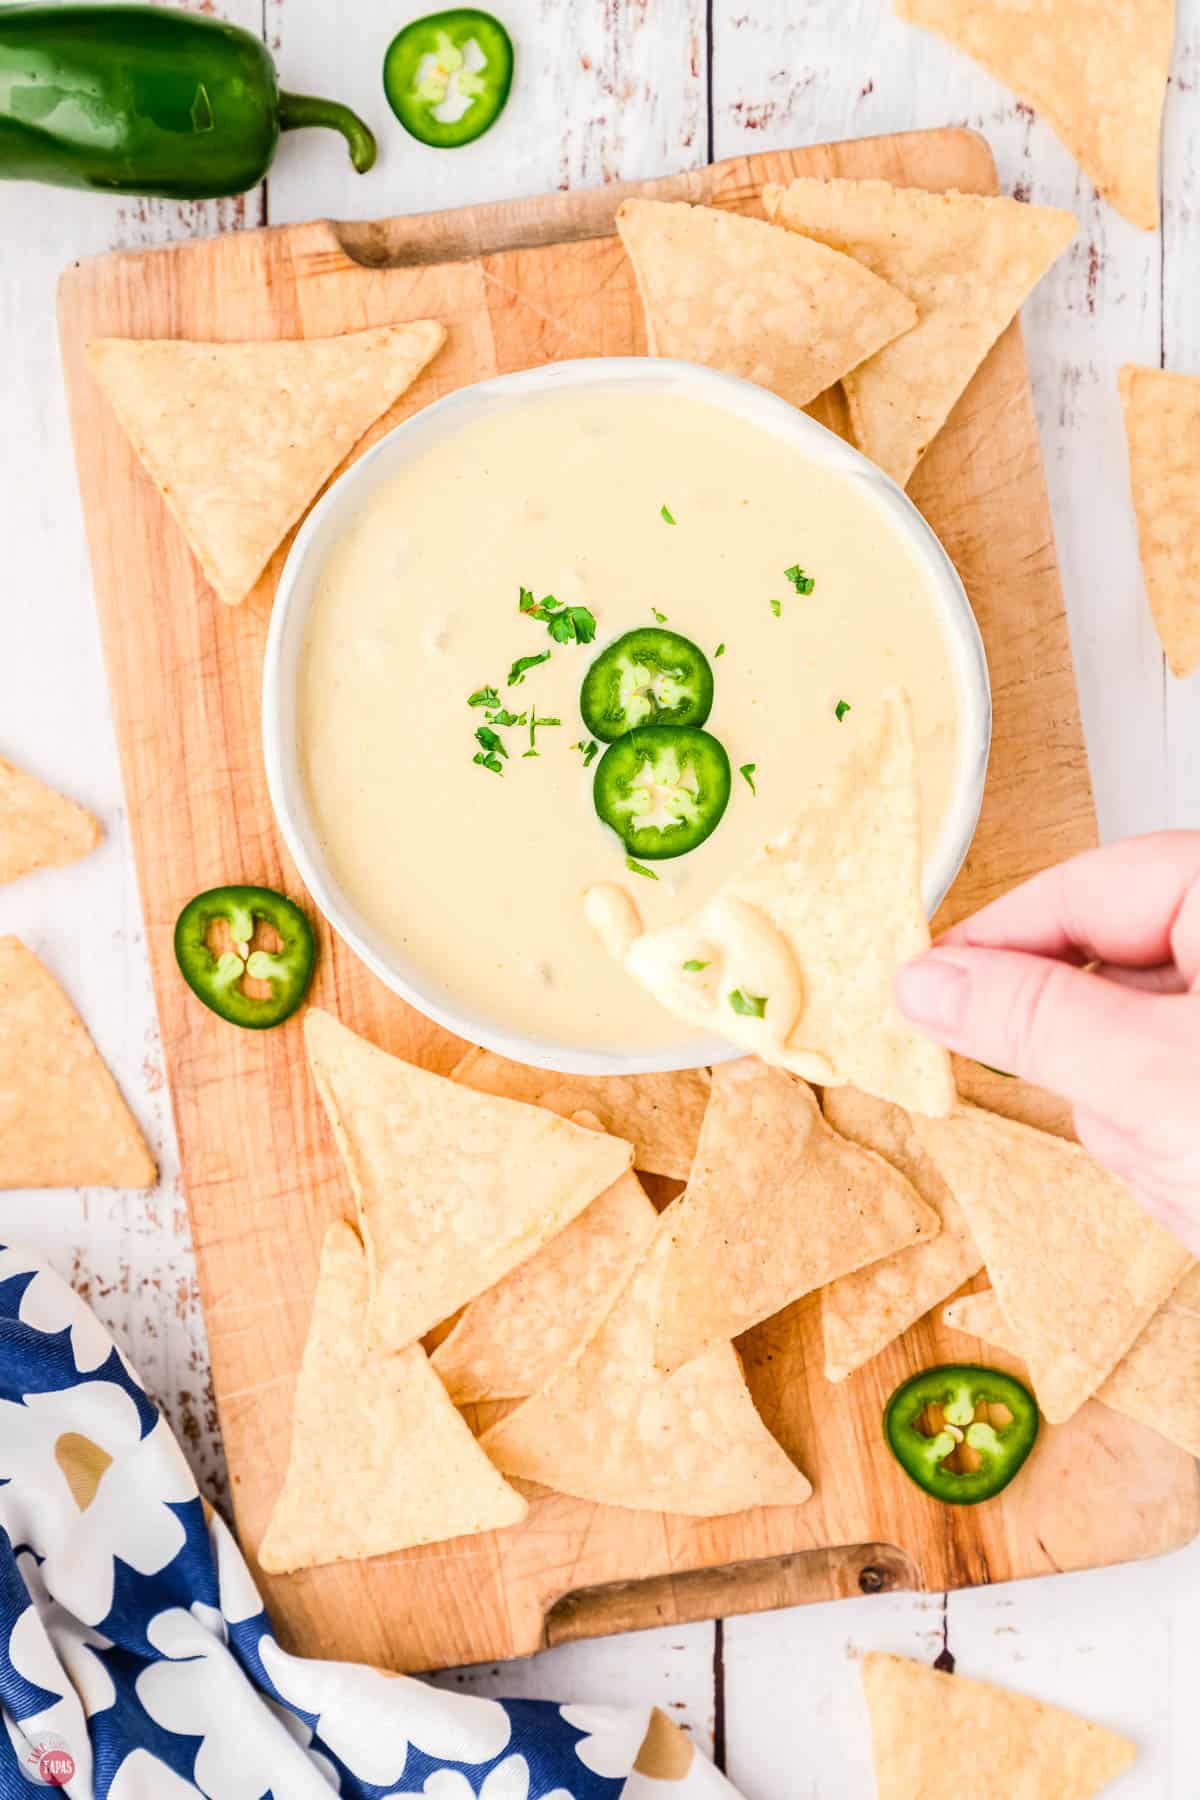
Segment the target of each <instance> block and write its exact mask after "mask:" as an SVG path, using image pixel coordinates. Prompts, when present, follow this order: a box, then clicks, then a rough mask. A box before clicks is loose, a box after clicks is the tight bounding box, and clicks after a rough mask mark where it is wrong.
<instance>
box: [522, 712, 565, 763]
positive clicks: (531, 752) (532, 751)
mask: <svg viewBox="0 0 1200 1800" xmlns="http://www.w3.org/2000/svg"><path fill="white" fill-rule="evenodd" d="M561 724H562V720H561V719H539V718H538V710H537V707H536V706H535V707H534V709H533V711H532V712H531V713H530V715H529V748H528V750H523V751H522V752H521V755H522V757H523V758H524V757H526V756H540V755H541V751H540V750H539V749H538V747H537V733H538V727H539V726H540V725H561Z"/></svg>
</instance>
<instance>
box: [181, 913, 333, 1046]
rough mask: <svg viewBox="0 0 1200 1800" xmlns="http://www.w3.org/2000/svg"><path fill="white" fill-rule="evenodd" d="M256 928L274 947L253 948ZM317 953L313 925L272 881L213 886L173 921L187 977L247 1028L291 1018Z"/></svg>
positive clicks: (221, 1012) (221, 1013) (212, 1004)
mask: <svg viewBox="0 0 1200 1800" xmlns="http://www.w3.org/2000/svg"><path fill="white" fill-rule="evenodd" d="M263 927H266V928H267V930H266V931H263V930H262V929H261V928H263ZM256 934H257V935H261V936H266V937H268V938H269V939H270V945H271V947H270V948H267V947H266V946H260V947H259V948H255V947H254V938H255V936H256ZM315 955H316V939H315V938H314V936H313V929H312V926H311V925H310V924H309V922H308V920H307V919H306V918H305V916H304V914H303V913H302V912H301V910H300V908H299V907H298V906H297V905H296V903H295V901H294V900H289V899H287V897H286V896H285V895H283V894H277V893H276V892H275V890H274V888H265V887H217V888H209V889H208V890H207V891H206V892H205V893H203V894H197V895H196V898H195V899H194V900H189V901H188V903H187V905H186V906H185V907H184V909H183V911H182V912H181V913H180V915H179V917H178V919H177V920H176V922H175V960H176V962H177V963H178V964H179V969H180V973H181V974H182V976H183V979H184V980H185V981H186V982H187V984H188V986H189V987H190V988H191V990H192V992H193V993H194V994H196V995H198V996H199V998H200V999H201V1000H203V1002H204V1004H205V1006H207V1007H208V1008H209V1009H210V1011H212V1012H215V1013H216V1014H217V1016H218V1017H219V1018H222V1019H227V1020H228V1021H229V1023H230V1024H231V1025H243V1026H245V1027H246V1029H247V1030H249V1031H264V1030H266V1028H267V1027H268V1026H271V1025H281V1024H282V1023H283V1021H284V1019H287V1018H290V1016H291V1015H292V1013H294V1012H295V1010H296V1008H297V1007H298V1006H299V1004H300V1002H301V1001H302V1000H303V998H304V996H305V994H306V993H307V992H308V984H309V982H310V981H311V980H312V971H313V959H314V957H315ZM247 981H249V983H250V984H251V985H250V988H249V991H247V987H246V983H247ZM263 988H265V989H266V992H265V993H263V992H262V991H261V990H262V989H263Z"/></svg>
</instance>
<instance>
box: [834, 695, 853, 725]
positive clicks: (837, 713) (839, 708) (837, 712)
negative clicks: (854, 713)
mask: <svg viewBox="0 0 1200 1800" xmlns="http://www.w3.org/2000/svg"><path fill="white" fill-rule="evenodd" d="M849 711H850V702H849V701H848V700H839V701H838V703H837V705H836V706H835V707H834V709H833V716H834V718H835V719H836V720H837V722H838V724H839V725H840V724H841V722H842V720H843V719H844V718H845V716H846V714H847V713H848V712H849Z"/></svg>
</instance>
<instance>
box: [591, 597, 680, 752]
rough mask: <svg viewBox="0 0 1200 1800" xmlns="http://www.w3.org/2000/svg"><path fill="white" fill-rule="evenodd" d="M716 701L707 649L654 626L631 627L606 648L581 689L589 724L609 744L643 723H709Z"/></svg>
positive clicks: (593, 733) (592, 732)
mask: <svg viewBox="0 0 1200 1800" xmlns="http://www.w3.org/2000/svg"><path fill="white" fill-rule="evenodd" d="M712 703H713V675H712V670H711V669H710V668H709V666H708V658H707V657H706V656H705V654H704V652H703V650H701V649H699V648H698V646H697V645H695V644H693V643H692V641H691V639H690V638H685V637H680V635H679V633H678V632H676V631H659V630H658V629H657V628H656V627H655V626H653V625H646V626H643V627H641V628H640V629H639V630H637V631H627V632H626V633H625V635H624V637H619V638H617V640H616V642H615V643H612V644H609V646H608V648H607V649H606V650H602V651H601V652H600V654H599V656H598V657H597V658H596V660H595V662H594V663H593V664H592V666H591V668H590V669H589V670H588V672H587V674H586V675H585V676H584V678H583V687H582V689H581V690H580V694H579V710H580V711H581V712H582V714H583V722H584V724H585V725H586V726H587V728H588V730H589V731H590V732H591V734H592V736H593V737H597V738H599V739H600V740H601V741H602V742H603V743H605V744H611V743H614V742H615V741H616V740H617V738H621V737H624V736H625V733H626V732H627V731H634V730H636V729H637V727H638V726H640V725H703V723H704V721H705V719H707V717H708V715H709V713H710V712H711V711H712Z"/></svg>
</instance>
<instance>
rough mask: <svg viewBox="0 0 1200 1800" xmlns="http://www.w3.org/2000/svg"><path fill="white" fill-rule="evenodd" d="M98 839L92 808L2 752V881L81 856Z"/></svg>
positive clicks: (96, 823) (98, 833)
mask: <svg viewBox="0 0 1200 1800" xmlns="http://www.w3.org/2000/svg"><path fill="white" fill-rule="evenodd" d="M99 842H100V823H99V820H97V819H94V818H93V817H92V815H91V813H90V812H87V811H85V809H84V808H83V807H82V806H77V805H76V804H75V802H74V800H68V799H67V798H66V796H65V795H63V794H58V793H56V792H55V791H54V789H53V788H50V787H47V786H46V784H45V783H44V782H42V781H39V780H38V779H37V777H36V775H29V774H27V773H26V771H25V770H24V769H18V768H16V767H15V765H14V764H13V763H10V762H6V761H5V760H4V758H3V757H2V756H0V883H3V882H6V881H16V880H18V879H19V877H20V876H22V875H30V874H32V873H33V871H34V870H35V869H57V868H61V867H63V865H64V864H66V863H73V862H76V861H77V860H78V859H79V857H81V856H86V855H87V854H88V852H89V851H90V850H94V849H95V848H96V845H97V844H98V843H99Z"/></svg>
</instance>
